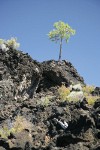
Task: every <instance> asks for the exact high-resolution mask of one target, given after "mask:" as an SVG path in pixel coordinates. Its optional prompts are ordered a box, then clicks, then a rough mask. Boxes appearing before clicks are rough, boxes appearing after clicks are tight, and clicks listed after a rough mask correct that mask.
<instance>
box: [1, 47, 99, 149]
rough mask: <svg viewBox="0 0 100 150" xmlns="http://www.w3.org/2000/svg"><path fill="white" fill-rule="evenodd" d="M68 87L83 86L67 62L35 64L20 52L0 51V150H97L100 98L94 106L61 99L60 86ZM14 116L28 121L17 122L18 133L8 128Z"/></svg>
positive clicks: (83, 102) (12, 122) (14, 118)
mask: <svg viewBox="0 0 100 150" xmlns="http://www.w3.org/2000/svg"><path fill="white" fill-rule="evenodd" d="M72 82H73V83H74V84H77V83H80V84H82V85H84V80H83V78H82V77H80V76H79V74H78V73H77V71H76V69H75V68H74V67H73V66H72V64H71V63H70V62H66V61H62V62H60V63H59V62H57V61H54V60H52V61H46V62H43V63H38V62H36V61H34V60H32V58H31V57H30V56H28V55H27V54H24V53H22V52H20V51H16V50H12V49H10V50H9V51H7V52H3V51H2V50H0V134H2V137H0V150H14V149H16V150H17V149H18V150H67V149H68V150H72V149H73V150H79V149H80V150H99V148H100V99H98V100H97V101H96V102H95V104H94V105H93V106H92V107H89V106H88V105H87V101H86V99H83V101H79V102H76V103H73V102H67V101H61V100H59V97H58V93H57V88H58V86H61V85H62V84H65V85H66V87H67V86H70V84H71V83H72ZM74 90H75V89H74ZM17 116H23V117H24V118H26V120H27V122H23V120H20V122H19V124H20V123H21V122H22V123H23V126H24V128H22V127H21V125H22V124H20V128H22V129H23V130H22V129H20V128H18V127H17V129H16V131H17V130H18V131H20V132H15V130H14V129H13V127H12V126H15V123H14V122H15V120H16V117H17ZM30 122H31V123H32V126H33V127H32V129H31V128H27V126H29V124H30ZM67 125H68V127H67ZM5 126H6V127H9V129H7V128H6V131H3V132H1V131H2V129H3V130H4V129H5ZM8 131H10V134H9V133H6V132H8Z"/></svg>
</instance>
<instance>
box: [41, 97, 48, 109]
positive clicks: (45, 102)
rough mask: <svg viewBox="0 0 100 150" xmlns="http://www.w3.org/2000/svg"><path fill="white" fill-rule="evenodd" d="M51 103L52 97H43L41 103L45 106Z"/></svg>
mask: <svg viewBox="0 0 100 150" xmlns="http://www.w3.org/2000/svg"><path fill="white" fill-rule="evenodd" d="M49 104H50V97H48V96H47V97H43V98H42V99H41V102H40V105H42V106H43V107H47V106H48V105H49Z"/></svg>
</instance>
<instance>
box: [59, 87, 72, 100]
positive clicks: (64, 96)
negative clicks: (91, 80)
mask: <svg viewBox="0 0 100 150" xmlns="http://www.w3.org/2000/svg"><path fill="white" fill-rule="evenodd" d="M58 94H59V98H60V99H61V100H66V99H67V96H68V95H69V94H70V89H69V88H66V86H65V85H62V86H61V87H59V89H58Z"/></svg>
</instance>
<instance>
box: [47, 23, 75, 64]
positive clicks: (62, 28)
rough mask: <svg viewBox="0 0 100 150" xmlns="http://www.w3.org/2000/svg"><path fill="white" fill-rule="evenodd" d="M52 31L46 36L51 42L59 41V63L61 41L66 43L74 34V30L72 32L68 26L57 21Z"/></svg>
mask: <svg viewBox="0 0 100 150" xmlns="http://www.w3.org/2000/svg"><path fill="white" fill-rule="evenodd" d="M53 26H54V29H53V30H52V31H50V32H49V34H48V36H49V38H50V40H51V41H55V42H58V41H60V51H59V61H60V60H61V54H62V42H63V40H65V41H66V43H67V42H68V40H69V38H70V36H71V35H74V34H75V30H73V29H72V28H71V27H70V26H69V25H68V24H66V23H64V22H62V21H59V22H55V23H54V25H53Z"/></svg>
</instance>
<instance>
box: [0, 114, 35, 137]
mask: <svg viewBox="0 0 100 150" xmlns="http://www.w3.org/2000/svg"><path fill="white" fill-rule="evenodd" d="M32 127H33V125H32V123H31V122H29V121H28V120H26V118H24V117H23V116H17V117H16V119H15V121H14V122H13V125H12V127H11V128H10V129H9V127H8V126H7V125H5V124H4V125H3V127H2V128H1V129H0V137H1V138H4V139H7V138H8V136H9V135H10V133H13V134H16V133H20V132H22V131H23V130H25V129H28V130H29V132H31V129H32Z"/></svg>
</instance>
